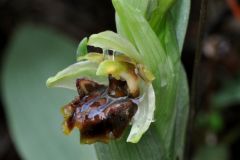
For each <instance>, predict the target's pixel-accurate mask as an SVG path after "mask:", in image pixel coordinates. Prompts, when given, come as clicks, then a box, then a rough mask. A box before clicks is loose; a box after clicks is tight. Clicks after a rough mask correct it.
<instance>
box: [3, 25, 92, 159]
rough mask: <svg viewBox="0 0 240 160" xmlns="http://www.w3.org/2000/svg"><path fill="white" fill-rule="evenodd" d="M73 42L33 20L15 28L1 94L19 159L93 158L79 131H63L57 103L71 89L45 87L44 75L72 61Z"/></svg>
mask: <svg viewBox="0 0 240 160" xmlns="http://www.w3.org/2000/svg"><path fill="white" fill-rule="evenodd" d="M75 49H76V45H75V43H74V42H73V41H70V40H68V39H67V38H66V37H63V36H60V35H58V34H57V33H55V32H53V31H52V30H49V29H44V28H42V27H39V28H37V27H36V25H25V26H22V27H21V28H18V29H17V30H16V34H15V35H13V37H12V41H11V43H10V45H9V49H8V50H7V53H6V54H5V55H6V57H5V59H4V61H3V62H4V64H3V69H2V81H1V82H2V83H1V89H2V96H3V97H2V98H3V102H4V104H5V105H4V107H5V111H6V113H7V120H8V125H9V127H10V131H11V135H12V137H13V142H14V144H15V145H16V147H17V150H18V151H19V153H20V155H21V157H22V159H25V160H55V159H56V160H66V159H67V160H76V159H79V160H96V159H97V156H96V153H95V149H94V147H93V145H80V140H79V132H78V131H76V132H74V133H73V134H72V135H71V136H66V135H64V134H63V132H62V129H61V122H62V121H63V118H62V116H61V114H60V107H61V106H62V105H64V104H67V103H69V102H70V101H71V100H72V99H73V97H74V96H75V95H76V94H77V93H76V92H73V91H70V90H64V89H48V88H47V87H46V85H45V81H46V79H47V78H48V77H49V76H50V75H51V74H53V73H56V72H57V71H58V70H59V69H60V68H62V67H63V66H68V65H69V64H72V62H74V61H75V56H74V54H69V53H74V52H75Z"/></svg>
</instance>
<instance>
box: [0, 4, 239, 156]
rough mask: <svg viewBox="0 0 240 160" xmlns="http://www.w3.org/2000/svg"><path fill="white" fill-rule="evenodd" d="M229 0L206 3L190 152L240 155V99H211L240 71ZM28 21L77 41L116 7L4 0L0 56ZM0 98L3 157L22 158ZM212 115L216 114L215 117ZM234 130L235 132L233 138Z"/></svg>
mask: <svg viewBox="0 0 240 160" xmlns="http://www.w3.org/2000/svg"><path fill="white" fill-rule="evenodd" d="M226 1H227V0H212V1H209V5H208V17H207V23H206V25H205V32H204V33H202V34H204V37H205V38H204V45H203V47H202V53H203V55H202V63H201V69H200V70H199V76H200V77H201V82H200V84H199V91H198V92H199V96H200V99H201V102H200V107H199V108H197V110H196V120H195V122H194V130H193V135H192V140H191V147H190V148H191V150H190V154H191V156H192V157H195V156H196V155H197V154H200V153H199V152H200V151H199V150H200V149H201V148H207V147H208V146H219V145H226V146H227V153H228V155H229V159H231V160H237V159H240V156H239V153H238V151H239V149H238V148H239V145H240V131H239V129H238V128H240V116H239V115H240V114H239V113H240V99H239V100H237V101H233V102H231V103H228V104H226V105H225V106H224V107H221V109H219V108H218V107H217V108H216V107H213V106H216V105H214V104H213V101H212V99H213V97H214V96H215V95H217V94H218V93H219V92H222V89H223V88H224V87H226V86H225V82H226V81H234V80H236V79H237V77H239V76H240V67H239V66H240V55H239V52H240V20H239V19H238V20H237V17H236V16H233V14H232V10H231V9H230V7H229V6H228V5H227V2H226ZM199 12H200V2H199V1H192V8H191V16H190V22H189V27H188V31H187V36H186V41H185V45H184V49H183V57H182V60H183V63H184V66H185V68H186V71H187V75H188V79H189V84H190V85H191V79H192V69H193V59H194V53H195V49H196V44H197V38H196V37H197V30H198V21H199ZM25 22H31V23H35V24H41V25H46V26H50V27H52V28H54V29H56V30H57V31H59V32H61V33H63V34H65V35H67V36H69V37H70V38H72V39H74V40H76V41H80V40H81V39H82V38H83V37H84V36H89V35H90V34H92V33H98V32H100V31H104V30H115V24H114V10H113V7H112V5H111V1H110V0H101V1H100V0H68V1H65V0H21V1H20V0H0V55H1V61H4V51H5V50H6V48H7V46H8V44H9V43H11V35H12V34H13V33H14V31H15V28H16V27H17V26H18V25H20V24H22V23H25ZM1 64H2V63H1ZM238 82H239V83H240V80H239V81H238ZM239 92H240V91H239ZM0 104H1V106H0V159H1V160H18V159H21V158H20V156H19V155H18V153H17V151H16V149H15V147H14V143H13V142H12V138H11V135H10V134H9V131H8V127H7V122H6V117H5V114H4V110H3V106H2V103H0ZM214 115H215V119H214V118H212V117H214ZM216 115H217V116H216ZM216 117H217V118H216ZM212 119H213V120H212ZM216 119H217V120H216ZM232 134H234V135H235V136H234V137H230V138H229V136H231V135H232Z"/></svg>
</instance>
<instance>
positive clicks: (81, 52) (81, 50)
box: [76, 37, 88, 59]
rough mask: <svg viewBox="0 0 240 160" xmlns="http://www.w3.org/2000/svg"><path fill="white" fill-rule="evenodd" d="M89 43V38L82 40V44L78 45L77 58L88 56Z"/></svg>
mask: <svg viewBox="0 0 240 160" xmlns="http://www.w3.org/2000/svg"><path fill="white" fill-rule="evenodd" d="M87 43H88V38H87V37H85V38H83V39H82V40H81V42H80V43H79V45H78V48H77V53H76V57H77V59H78V57H81V56H84V55H86V54H87V52H88V50H87Z"/></svg>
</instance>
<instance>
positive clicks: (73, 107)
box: [62, 76, 137, 144]
mask: <svg viewBox="0 0 240 160" xmlns="http://www.w3.org/2000/svg"><path fill="white" fill-rule="evenodd" d="M76 87H77V90H78V94H79V95H78V97H76V98H75V100H73V101H72V102H71V103H69V104H67V105H66V106H64V107H63V108H62V112H63V115H64V122H63V128H64V132H65V133H66V134H69V133H70V132H71V131H72V129H73V128H75V127H76V128H78V129H79V130H80V133H81V143H86V144H91V143H95V142H97V141H99V142H104V143H107V142H108V141H109V140H111V139H117V138H119V137H121V135H122V134H123V132H124V130H125V128H126V127H127V126H128V124H129V123H130V121H131V119H132V117H133V116H134V114H135V113H136V111H137V104H136V102H137V101H136V98H137V97H133V96H132V95H130V94H129V91H128V86H127V83H126V82H125V81H122V80H116V79H115V78H113V77H111V76H109V86H105V85H101V84H98V83H96V82H94V81H91V80H88V79H85V78H81V79H77V80H76Z"/></svg>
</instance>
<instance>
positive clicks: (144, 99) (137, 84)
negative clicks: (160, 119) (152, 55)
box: [47, 31, 155, 143]
mask: <svg viewBox="0 0 240 160" xmlns="http://www.w3.org/2000/svg"><path fill="white" fill-rule="evenodd" d="M87 46H94V47H100V48H102V49H103V53H97V52H89V53H87ZM108 51H113V54H112V55H111V54H109V53H107V52H108ZM138 55H139V53H138V51H137V49H136V48H135V47H134V45H133V44H131V42H129V41H128V40H127V39H125V38H123V37H122V36H120V35H119V34H117V33H114V32H111V31H105V32H101V33H99V34H94V35H92V36H90V37H89V39H86V38H84V39H83V40H82V42H81V43H80V45H79V47H78V50H77V61H78V62H76V63H75V64H73V65H71V66H69V67H67V68H66V69H64V70H62V71H60V72H58V73H57V74H56V75H55V76H53V77H50V78H49V79H48V80H47V86H48V87H62V88H68V89H73V90H74V89H77V88H76V87H75V84H76V80H77V79H79V78H86V79H89V80H93V81H94V82H97V83H99V84H102V85H108V77H109V76H112V77H113V78H115V79H116V80H122V81H126V84H127V90H128V91H129V95H130V96H131V97H133V98H134V99H135V100H136V101H138V102H137V105H138V107H137V111H136V114H135V115H134V116H133V117H132V119H131V125H132V128H131V131H130V133H129V136H128V138H127V141H128V142H132V143H137V142H138V141H139V140H140V138H141V137H142V135H143V134H144V133H145V132H146V131H147V129H148V128H149V126H150V124H151V123H152V122H153V121H154V110H155V93H154V89H153V87H152V81H153V80H154V79H155V77H154V75H153V74H152V73H151V71H150V70H149V69H148V68H147V67H146V66H145V65H144V64H143V63H142V62H141V58H140V57H139V56H138ZM96 89H97V88H96ZM65 116H66V115H65ZM68 118H69V117H68ZM103 120H104V118H103ZM64 128H65V129H66V126H64Z"/></svg>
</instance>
